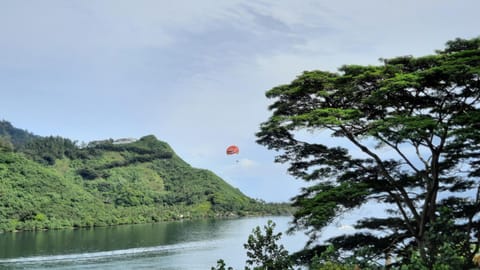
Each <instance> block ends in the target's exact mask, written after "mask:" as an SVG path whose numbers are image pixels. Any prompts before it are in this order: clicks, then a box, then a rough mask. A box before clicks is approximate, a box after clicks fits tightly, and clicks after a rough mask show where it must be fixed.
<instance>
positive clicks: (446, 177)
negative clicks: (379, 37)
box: [257, 38, 480, 268]
mask: <svg viewBox="0 0 480 270" xmlns="http://www.w3.org/2000/svg"><path fill="white" fill-rule="evenodd" d="M266 96H267V97H268V98H270V99H272V100H273V103H272V104H271V105H270V107H269V109H270V110H271V112H272V115H271V116H270V118H269V119H268V120H267V121H266V122H264V123H262V124H261V127H260V131H259V132H258V133H257V137H258V141H257V142H258V143H259V144H262V145H265V146H266V147H268V148H269V149H274V150H278V151H280V154H279V155H278V156H277V158H276V162H281V163H288V164H289V165H290V166H289V169H288V171H289V173H290V174H292V175H293V176H295V177H297V178H300V179H303V180H306V181H310V182H312V185H309V187H308V188H305V189H303V191H302V192H301V194H299V195H298V196H296V197H295V198H293V203H294V205H295V206H297V207H298V211H297V212H296V213H295V215H294V221H293V222H294V227H293V228H292V229H307V230H308V233H309V235H310V237H311V240H312V242H313V241H314V240H315V239H317V237H318V235H319V233H320V232H321V229H322V228H324V227H325V226H327V225H329V224H330V223H331V222H332V221H333V220H334V219H335V218H336V217H338V216H339V215H340V214H342V213H344V212H346V211H350V210H354V209H356V208H357V207H359V206H361V205H363V204H365V203H367V202H372V201H375V202H378V203H381V204H383V205H386V206H387V207H388V208H389V209H390V210H389V211H387V213H386V214H387V217H376V216H375V215H373V213H372V216H371V217H369V216H366V217H364V218H363V219H361V220H359V221H358V223H357V224H356V227H357V228H359V229H369V230H370V232H371V233H366V232H364V233H358V234H355V235H349V236H342V237H338V238H335V239H331V242H332V243H334V244H335V246H336V247H338V248H340V249H345V250H355V249H358V248H360V247H365V246H368V247H369V248H371V249H372V250H374V252H376V253H377V254H378V255H379V256H380V255H382V254H389V256H391V255H396V256H397V257H398V258H399V259H398V260H399V261H402V260H403V262H405V261H407V260H409V258H410V257H411V254H418V255H419V257H420V259H421V261H422V263H424V264H425V265H426V266H427V267H429V268H431V267H433V265H435V263H436V261H437V259H438V258H437V254H439V248H440V247H439V244H438V241H432V240H431V239H432V236H431V235H429V234H432V233H439V234H445V235H455V237H456V239H455V241H456V242H455V245H453V246H451V248H453V249H455V252H457V253H459V254H461V255H462V256H464V257H465V258H472V256H473V254H474V253H475V252H477V251H478V246H479V245H478V244H479V239H478V233H479V220H478V217H477V216H476V214H477V213H478V212H479V209H480V199H479V196H478V195H477V194H478V193H479V192H480V189H479V183H480V182H479V179H478V176H480V155H479V153H480V152H479V147H480V101H479V99H480V38H474V39H470V40H465V39H456V40H453V41H449V42H448V43H447V44H446V48H445V49H444V50H441V51H437V52H436V53H435V54H434V55H428V56H423V57H413V56H404V57H396V58H392V59H382V64H381V65H378V66H361V65H345V66H343V67H341V68H340V70H339V72H337V73H334V72H328V71H318V70H317V71H306V72H304V73H303V74H302V75H300V76H298V77H297V78H296V79H295V80H294V81H292V82H291V83H290V84H287V85H281V86H278V87H274V88H273V89H271V90H269V91H268V92H267V94H266ZM325 130H327V131H329V133H328V134H330V135H331V136H332V137H333V139H330V138H326V137H322V136H325V134H327V132H323V133H321V135H318V136H315V135H317V134H319V133H315V132H316V131H325ZM304 131H310V132H311V134H310V135H305V134H306V133H305V132H304ZM336 142H337V143H338V144H336ZM347 143H348V144H347ZM346 145H349V146H348V149H347V146H346ZM349 150H350V151H349ZM352 153H356V154H352ZM441 209H449V211H450V212H449V215H450V216H452V218H453V219H454V221H455V222H454V223H453V224H450V225H449V226H444V227H443V228H448V230H449V231H439V232H432V229H431V228H433V227H435V228H442V226H439V225H438V222H439V221H440V220H445V219H444V218H440V216H441V215H442V214H441V213H444V212H445V211H441ZM433 224H435V226H434V225H433ZM375 231H376V232H375ZM459 234H461V235H462V237H463V238H461V240H458V237H459V236H458V235H459ZM447 240H448V239H447ZM452 241H453V240H452ZM472 244H475V245H473V246H474V247H475V248H474V249H473V250H472V248H471V247H472ZM465 261H466V262H465V264H469V263H470V262H471V260H469V259H468V260H465Z"/></svg>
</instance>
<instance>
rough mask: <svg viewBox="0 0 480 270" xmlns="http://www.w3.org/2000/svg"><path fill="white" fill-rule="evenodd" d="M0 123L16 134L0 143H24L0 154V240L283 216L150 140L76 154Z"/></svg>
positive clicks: (69, 145)
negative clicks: (18, 234)
mask: <svg viewBox="0 0 480 270" xmlns="http://www.w3.org/2000/svg"><path fill="white" fill-rule="evenodd" d="M0 123H2V124H3V126H7V127H9V129H8V130H9V131H11V130H14V131H15V132H14V133H11V132H10V133H8V134H6V133H5V134H6V135H4V136H5V137H1V138H8V141H7V140H6V139H5V141H7V142H10V140H15V136H20V137H21V138H29V139H28V140H23V139H22V140H16V141H22V142H23V143H19V144H17V145H15V147H14V148H11V147H8V145H9V144H7V143H5V144H6V145H7V147H3V148H2V147H0V232H2V231H15V230H43V229H59V228H71V227H92V226H107V225H117V224H132V223H148V222H159V221H164V220H177V219H185V218H206V217H222V216H232V215H235V216H238V215H250V214H255V215H261V214H273V213H276V214H278V213H279V212H282V213H285V211H286V210H288V209H290V207H289V206H288V205H286V204H284V205H281V204H280V205H278V204H266V203H264V202H260V201H256V200H253V199H250V198H248V197H247V196H245V195H244V194H243V193H241V192H240V191H239V190H238V189H235V188H233V187H232V186H230V185H229V184H228V183H226V182H225V181H223V180H222V179H221V178H220V177H218V176H217V175H215V174H213V173H212V172H209V171H206V170H201V169H196V168H192V167H191V166H190V165H188V164H187V163H185V162H184V161H183V160H181V159H180V158H179V157H178V156H177V155H175V153H174V152H173V150H172V149H171V148H170V146H169V145H168V144H167V143H165V142H162V141H159V140H157V139H156V138H155V137H154V136H152V135H150V136H145V137H142V138H140V139H139V140H137V141H134V142H128V143H123V144H114V143H113V140H106V141H104V142H101V143H98V142H97V143H94V144H90V146H86V147H78V146H77V145H76V143H75V142H72V141H70V140H69V139H65V138H61V137H39V136H33V135H29V133H27V132H25V131H24V133H25V134H27V135H25V134H24V133H21V132H20V130H19V129H16V128H13V127H12V126H11V125H9V123H8V122H0ZM5 123H8V125H7V124H5ZM1 126H2V125H0V127H1ZM19 134H24V136H23V135H19ZM0 141H1V140H0ZM2 145H3V144H2Z"/></svg>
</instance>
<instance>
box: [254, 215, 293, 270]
mask: <svg viewBox="0 0 480 270" xmlns="http://www.w3.org/2000/svg"><path fill="white" fill-rule="evenodd" d="M263 229H264V232H265V234H263V233H262V230H261V229H260V227H259V226H257V227H256V228H255V229H253V230H252V234H251V235H249V237H248V241H247V243H246V244H244V247H245V249H246V250H247V256H248V258H249V259H247V261H246V263H247V265H250V266H254V268H253V269H293V266H292V262H291V260H290V257H289V255H288V251H287V250H285V248H284V247H283V245H279V244H278V243H277V242H278V240H280V238H281V237H282V233H281V232H280V233H277V234H274V232H273V231H274V230H275V223H274V222H273V221H271V220H269V221H268V222H267V225H265V226H264V227H263Z"/></svg>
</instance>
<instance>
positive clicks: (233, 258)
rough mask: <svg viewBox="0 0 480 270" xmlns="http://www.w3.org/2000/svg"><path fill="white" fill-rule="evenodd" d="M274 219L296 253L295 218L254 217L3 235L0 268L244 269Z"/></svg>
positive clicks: (298, 245)
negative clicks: (251, 247) (256, 237)
mask: <svg viewBox="0 0 480 270" xmlns="http://www.w3.org/2000/svg"><path fill="white" fill-rule="evenodd" d="M268 220H272V221H274V222H275V224H276V228H275V232H282V233H283V236H282V240H281V244H283V245H284V246H285V248H286V249H287V250H289V251H290V252H294V251H298V250H300V249H302V247H303V245H304V244H305V243H306V241H307V238H306V237H305V236H304V235H303V234H301V233H297V234H295V235H286V234H285V231H286V230H287V228H288V226H289V225H288V223H289V222H290V221H291V217H285V216H275V217H248V218H237V219H222V220H192V221H179V222H163V223H155V224H141V225H122V226H114V227H102V228H94V229H80V230H58V231H43V232H20V233H5V234H0V269H112V270H113V269H165V270H166V269H168V270H174V269H175V270H183V269H210V268H211V267H212V266H215V265H216V262H217V260H218V259H223V260H225V262H226V263H227V266H232V267H234V269H243V268H244V266H245V260H246V259H247V256H246V251H245V250H244V248H243V244H244V243H246V242H247V239H248V236H249V235H250V234H251V232H252V229H253V228H254V227H256V226H261V227H263V225H265V224H266V223H267V221H268Z"/></svg>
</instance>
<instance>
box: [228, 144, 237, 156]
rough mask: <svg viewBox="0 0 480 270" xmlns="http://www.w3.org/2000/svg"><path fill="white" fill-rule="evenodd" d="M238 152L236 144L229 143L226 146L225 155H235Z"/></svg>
mask: <svg viewBox="0 0 480 270" xmlns="http://www.w3.org/2000/svg"><path fill="white" fill-rule="evenodd" d="M239 152H240V149H239V148H238V146H236V145H230V146H229V147H227V155H235V154H238V153H239Z"/></svg>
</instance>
